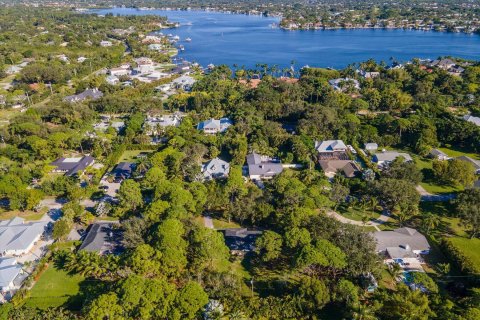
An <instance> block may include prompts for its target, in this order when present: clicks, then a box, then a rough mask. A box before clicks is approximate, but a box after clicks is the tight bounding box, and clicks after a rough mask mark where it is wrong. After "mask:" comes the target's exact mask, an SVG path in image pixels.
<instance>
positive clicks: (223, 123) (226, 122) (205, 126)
mask: <svg viewBox="0 0 480 320" xmlns="http://www.w3.org/2000/svg"><path fill="white" fill-rule="evenodd" d="M231 125H233V122H232V121H231V120H230V119H229V118H221V119H220V120H217V119H213V118H212V119H209V120H206V121H202V122H200V123H199V124H198V126H197V129H198V130H200V131H203V132H204V133H205V134H216V133H222V132H225V131H226V130H227V129H228V128H229V127H230V126H231Z"/></svg>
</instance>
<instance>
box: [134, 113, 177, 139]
mask: <svg viewBox="0 0 480 320" xmlns="http://www.w3.org/2000/svg"><path fill="white" fill-rule="evenodd" d="M182 118H183V115H182V114H180V113H174V114H166V115H161V116H147V119H146V120H145V122H144V123H143V130H144V132H145V134H147V135H158V134H161V133H163V132H164V131H165V129H166V128H167V127H178V126H179V125H180V123H181V122H182Z"/></svg>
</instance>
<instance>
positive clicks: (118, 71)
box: [108, 66, 131, 77]
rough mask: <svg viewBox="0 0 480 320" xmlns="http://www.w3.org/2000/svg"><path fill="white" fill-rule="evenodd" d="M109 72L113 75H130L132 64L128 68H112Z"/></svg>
mask: <svg viewBox="0 0 480 320" xmlns="http://www.w3.org/2000/svg"><path fill="white" fill-rule="evenodd" d="M108 73H109V74H110V75H111V76H116V77H120V76H128V75H130V73H131V71H130V66H128V67H126V68H124V67H118V68H112V69H110V70H109V71H108Z"/></svg>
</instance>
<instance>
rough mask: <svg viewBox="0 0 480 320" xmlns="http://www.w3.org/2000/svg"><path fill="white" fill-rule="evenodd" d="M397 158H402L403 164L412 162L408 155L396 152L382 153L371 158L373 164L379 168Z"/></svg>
mask: <svg viewBox="0 0 480 320" xmlns="http://www.w3.org/2000/svg"><path fill="white" fill-rule="evenodd" d="M398 157H403V159H404V161H405V162H410V161H413V159H412V157H411V156H410V155H409V154H408V153H403V152H398V151H383V152H379V153H376V154H375V155H374V156H373V162H375V163H376V164H377V165H378V166H379V167H385V166H388V165H389V164H390V163H391V162H393V161H394V160H395V159H397V158H398Z"/></svg>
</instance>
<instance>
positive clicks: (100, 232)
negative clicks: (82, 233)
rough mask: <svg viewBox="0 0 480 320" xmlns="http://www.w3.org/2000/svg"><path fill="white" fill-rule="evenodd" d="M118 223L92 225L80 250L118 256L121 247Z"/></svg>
mask: <svg viewBox="0 0 480 320" xmlns="http://www.w3.org/2000/svg"><path fill="white" fill-rule="evenodd" d="M117 224H118V223H117V222H97V223H94V224H92V225H90V227H89V230H88V231H87V236H86V237H85V240H83V243H82V245H81V246H80V248H79V250H84V251H89V252H97V253H99V254H101V255H104V254H117V253H120V252H121V251H122V250H123V248H122V246H121V233H120V230H119V229H117V228H115V226H116V225H117Z"/></svg>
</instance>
